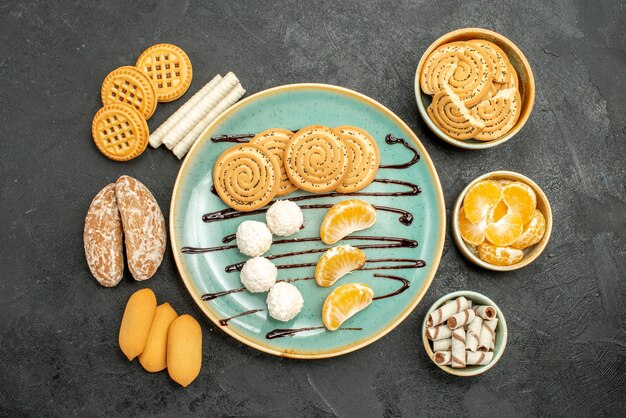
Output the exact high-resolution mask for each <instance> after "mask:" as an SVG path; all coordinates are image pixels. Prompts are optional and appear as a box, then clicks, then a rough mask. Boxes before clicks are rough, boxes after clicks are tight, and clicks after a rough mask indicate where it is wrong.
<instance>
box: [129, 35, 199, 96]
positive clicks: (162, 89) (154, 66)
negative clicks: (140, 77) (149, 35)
mask: <svg viewBox="0 0 626 418" xmlns="http://www.w3.org/2000/svg"><path fill="white" fill-rule="evenodd" d="M135 65H136V66H137V68H139V69H140V70H141V71H143V72H144V73H146V74H148V76H150V78H151V79H152V81H154V84H155V85H156V94H157V98H158V101H159V102H171V101H173V100H176V99H178V98H179V97H180V96H182V95H183V94H185V92H186V91H187V89H188V88H189V86H190V85H191V79H192V77H193V70H192V68H191V61H190V60H189V57H188V56H187V54H186V53H185V51H183V50H182V49H180V48H179V47H177V46H176V45H172V44H157V45H153V46H151V47H150V48H148V49H146V50H145V51H143V52H142V53H141V55H140V56H139V59H137V64H135Z"/></svg>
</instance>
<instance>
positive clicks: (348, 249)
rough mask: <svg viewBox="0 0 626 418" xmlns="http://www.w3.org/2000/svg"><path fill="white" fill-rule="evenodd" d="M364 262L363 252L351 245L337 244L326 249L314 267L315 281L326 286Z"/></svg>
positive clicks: (361, 265)
mask: <svg viewBox="0 0 626 418" xmlns="http://www.w3.org/2000/svg"><path fill="white" fill-rule="evenodd" d="M363 264H365V253H364V252H363V251H361V250H360V249H358V248H355V247H352V246H351V245H338V246H336V247H333V248H331V249H330V250H328V251H326V252H325V253H324V254H323V255H322V256H321V257H320V259H319V261H318V262H317V267H315V282H316V283H317V284H318V285H320V286H322V287H328V286H332V285H333V284H335V282H336V281H337V280H339V279H340V278H341V277H343V276H344V275H346V274H348V273H350V272H351V271H353V270H358V269H360V268H361V267H363Z"/></svg>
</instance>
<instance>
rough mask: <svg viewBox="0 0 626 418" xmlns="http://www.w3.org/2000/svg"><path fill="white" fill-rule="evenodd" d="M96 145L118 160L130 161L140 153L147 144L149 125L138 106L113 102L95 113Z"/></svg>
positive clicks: (92, 126) (93, 126)
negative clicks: (137, 108)
mask: <svg viewBox="0 0 626 418" xmlns="http://www.w3.org/2000/svg"><path fill="white" fill-rule="evenodd" d="M91 134H92V135H93V140H94V142H95V143H96V146H97V147H98V149H99V150H100V152H102V153H103V154H104V155H106V156H107V157H108V158H110V159H112V160H115V161H128V160H132V159H133V158H135V157H137V156H139V155H141V153H142V152H143V151H144V150H145V149H146V146H147V145H148V136H149V130H148V124H147V123H146V121H145V119H144V118H143V117H142V115H141V114H140V113H139V111H137V110H136V109H135V108H133V107H131V106H128V105H125V104H121V103H118V104H111V105H108V106H105V107H103V108H102V109H100V110H99V111H98V113H96V116H94V118H93V122H92V124H91Z"/></svg>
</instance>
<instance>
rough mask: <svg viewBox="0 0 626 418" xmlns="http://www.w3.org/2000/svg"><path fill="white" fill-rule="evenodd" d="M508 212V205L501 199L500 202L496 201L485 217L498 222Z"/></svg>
mask: <svg viewBox="0 0 626 418" xmlns="http://www.w3.org/2000/svg"><path fill="white" fill-rule="evenodd" d="M508 212H509V207H508V206H507V205H506V203H504V200H501V201H500V203H498V204H497V205H495V206H494V207H493V208H492V209H491V211H490V212H489V215H488V216H487V219H488V221H489V222H498V221H499V220H500V219H502V217H503V216H504V215H506V214H507V213H508Z"/></svg>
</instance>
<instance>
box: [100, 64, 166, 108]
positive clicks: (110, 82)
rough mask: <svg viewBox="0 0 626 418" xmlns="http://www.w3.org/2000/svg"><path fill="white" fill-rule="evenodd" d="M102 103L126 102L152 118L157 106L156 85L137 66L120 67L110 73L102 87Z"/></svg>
mask: <svg viewBox="0 0 626 418" xmlns="http://www.w3.org/2000/svg"><path fill="white" fill-rule="evenodd" d="M100 95H101V96H102V104H104V105H105V106H106V105H110V104H113V103H124V104H127V105H130V106H132V107H134V108H135V109H137V110H138V111H139V113H141V114H142V115H143V117H144V118H145V119H150V116H152V114H153V113H154V110H155V109H156V106H157V93H156V86H155V84H154V82H153V81H152V79H151V78H150V77H148V76H147V75H146V74H145V73H144V72H142V71H140V70H139V69H138V68H136V67H131V66H125V67H119V68H117V69H115V70H113V71H111V72H110V73H109V75H107V76H106V77H105V79H104V81H103V82H102V88H101V89H100Z"/></svg>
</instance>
